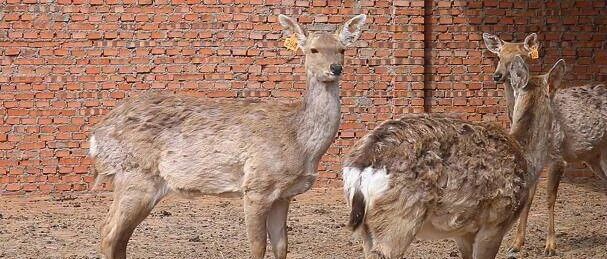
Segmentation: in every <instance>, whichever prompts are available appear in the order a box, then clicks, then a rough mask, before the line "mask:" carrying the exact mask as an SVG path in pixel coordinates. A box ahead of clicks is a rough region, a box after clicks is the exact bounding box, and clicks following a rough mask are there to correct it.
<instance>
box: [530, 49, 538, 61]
mask: <svg viewBox="0 0 607 259" xmlns="http://www.w3.org/2000/svg"><path fill="white" fill-rule="evenodd" d="M529 55H530V56H531V59H538V58H539V57H540V53H539V52H538V51H537V47H534V48H531V52H529Z"/></svg>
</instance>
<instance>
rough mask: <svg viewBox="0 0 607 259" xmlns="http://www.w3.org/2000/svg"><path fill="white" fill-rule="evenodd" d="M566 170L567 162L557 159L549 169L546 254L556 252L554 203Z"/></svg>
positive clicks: (549, 254) (550, 254) (551, 254)
mask: <svg viewBox="0 0 607 259" xmlns="http://www.w3.org/2000/svg"><path fill="white" fill-rule="evenodd" d="M563 170H565V162H563V161H562V160H561V161H557V162H555V163H554V164H552V166H551V167H550V170H549V171H548V186H547V188H546V189H547V190H548V215H549V216H548V217H549V219H548V236H547V237H546V247H545V248H544V254H545V255H547V256H553V255H555V254H556V234H555V232H554V203H555V202H556V194H557V192H558V188H559V183H560V182H561V176H562V175H563Z"/></svg>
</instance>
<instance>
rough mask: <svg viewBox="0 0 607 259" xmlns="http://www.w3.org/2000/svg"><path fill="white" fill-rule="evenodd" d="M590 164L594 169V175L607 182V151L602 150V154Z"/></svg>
mask: <svg viewBox="0 0 607 259" xmlns="http://www.w3.org/2000/svg"><path fill="white" fill-rule="evenodd" d="M588 164H589V165H590V167H592V171H594V174H596V175H597V176H598V177H600V178H601V179H603V180H604V181H607V149H605V150H601V154H600V155H599V156H598V157H597V158H596V159H595V160H594V161H592V162H589V163H588Z"/></svg>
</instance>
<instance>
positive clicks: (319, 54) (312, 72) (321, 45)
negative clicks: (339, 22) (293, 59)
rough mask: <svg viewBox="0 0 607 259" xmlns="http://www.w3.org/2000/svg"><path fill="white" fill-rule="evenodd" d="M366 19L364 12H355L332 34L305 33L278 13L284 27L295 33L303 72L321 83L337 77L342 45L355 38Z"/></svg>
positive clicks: (339, 72) (347, 44)
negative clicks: (356, 13)
mask: <svg viewBox="0 0 607 259" xmlns="http://www.w3.org/2000/svg"><path fill="white" fill-rule="evenodd" d="M366 19H367V16H366V15H364V14H360V15H357V16H355V17H354V18H352V19H350V20H348V21H347V22H346V23H344V24H343V26H341V27H340V28H339V29H338V30H337V31H336V32H335V33H328V32H312V33H308V32H306V31H305V30H304V29H303V28H302V27H301V25H299V24H298V23H297V22H296V21H294V20H293V19H291V18H290V17H288V16H285V15H282V14H281V15H279V16H278V20H279V22H280V24H281V25H282V26H283V27H284V28H285V30H288V31H290V32H291V33H293V34H295V36H297V44H298V46H299V48H301V50H302V51H303V53H304V54H305V60H306V61H305V62H306V63H305V67H306V73H307V74H308V76H312V77H315V78H317V79H318V80H319V81H322V82H335V81H337V80H338V79H339V77H340V75H341V72H342V67H343V64H344V52H345V48H346V47H347V46H349V45H351V44H352V43H354V42H355V41H356V40H357V39H358V37H359V36H360V30H361V27H362V26H363V24H364V23H365V20H366Z"/></svg>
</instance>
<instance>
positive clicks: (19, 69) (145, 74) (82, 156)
mask: <svg viewBox="0 0 607 259" xmlns="http://www.w3.org/2000/svg"><path fill="white" fill-rule="evenodd" d="M428 7H430V8H428ZM279 13H284V14H288V15H291V16H293V17H297V18H298V20H299V21H300V22H301V23H302V24H305V25H306V27H307V28H309V29H310V30H334V29H335V28H336V27H337V25H338V24H340V23H341V22H343V21H345V20H346V19H347V18H349V17H351V15H352V14H356V13H365V14H368V15H369V19H368V25H367V26H366V29H365V31H364V33H363V34H362V37H361V40H360V41H359V42H358V43H357V44H356V46H355V47H354V48H351V49H349V50H348V51H347V52H346V55H347V57H348V58H347V61H346V63H347V65H346V68H345V72H344V73H345V76H344V77H343V81H342V84H341V86H342V103H343V117H342V118H343V119H342V126H341V130H340V132H339V136H338V139H337V140H336V142H335V144H334V145H333V146H332V147H331V148H330V149H329V152H328V154H327V155H326V156H325V158H324V160H323V162H322V164H321V168H320V169H321V178H320V181H319V184H321V185H324V184H334V183H337V182H338V180H337V179H338V178H337V171H338V169H339V161H340V157H341V155H340V154H342V153H343V152H344V151H345V149H347V147H348V146H350V145H351V144H352V143H353V141H355V140H356V139H358V138H359V137H360V136H362V135H363V134H364V133H365V132H366V131H367V130H369V129H371V128H373V127H374V126H375V125H376V124H377V123H378V122H380V121H382V120H385V119H388V118H393V117H398V116H399V115H400V114H404V113H412V112H423V111H424V109H426V110H429V111H432V112H450V113H455V114H458V115H460V116H462V117H465V118H467V119H470V120H487V121H501V122H502V123H505V117H504V116H503V110H504V108H503V100H502V99H503V98H502V97H501V96H502V91H501V89H500V88H498V87H497V86H496V85H495V84H494V83H492V82H491V81H490V75H491V73H492V72H493V69H494V60H495V57H494V56H493V55H492V54H490V53H488V52H487V51H485V50H484V46H483V44H482V42H481V37H480V35H481V33H482V32H483V31H489V32H493V33H496V34H499V35H500V36H501V37H503V38H504V39H507V40H508V39H512V38H515V39H516V40H521V39H523V38H524V36H525V35H526V34H527V33H528V32H532V31H533V32H540V33H539V36H540V37H539V39H540V40H541V41H542V49H541V52H540V54H541V56H542V58H541V59H540V60H539V62H538V63H543V62H546V63H545V65H542V66H539V65H537V66H535V67H534V69H536V70H537V69H541V70H544V71H545V70H547V69H548V68H549V67H550V65H551V64H552V63H553V62H554V61H555V60H556V59H557V58H558V57H560V56H563V57H565V58H566V59H567V61H568V64H571V65H573V66H572V67H573V71H574V73H570V74H569V77H570V79H571V80H572V81H575V82H578V81H579V82H582V81H584V82H585V81H587V80H603V81H607V54H606V50H605V49H606V48H607V43H606V34H607V28H606V23H607V20H606V18H605V17H606V15H607V12H606V7H605V2H604V1H553V2H544V1H381V0H362V1H334V0H313V1H304V0H302V1H300V0H195V1H193V0H174V1H168V0H160V1H151V0H140V1H135V0H123V1H119V0H95V1H83V0H56V1H36V0H0V103H1V104H2V105H1V106H0V115H2V124H1V125H0V193H24V192H42V193H48V192H60V191H78V190H85V189H87V188H89V185H90V183H91V182H92V181H93V179H92V176H91V173H90V164H91V161H90V160H89V159H88V158H86V151H87V148H88V145H87V142H86V139H87V137H88V134H89V130H90V128H91V126H92V125H94V124H95V123H96V122H98V121H99V120H100V119H101V118H102V116H103V115H104V114H106V113H107V112H108V111H109V110H111V109H112V107H114V106H115V105H116V104H117V103H118V102H120V100H122V99H124V98H127V97H128V96H132V95H137V94H139V93H141V92H148V91H158V92H180V93H184V94H191V95H195V96H200V97H201V98H256V99H263V100H287V101H289V100H295V99H297V98H300V96H301V93H302V92H303V91H304V90H305V82H304V76H303V75H304V71H303V68H302V66H301V65H302V55H301V53H298V54H293V53H292V52H289V51H287V50H286V49H284V48H282V39H283V38H284V37H285V36H286V35H285V34H284V33H283V32H282V28H281V27H280V25H278V24H277V22H276V19H277V15H278V14H279ZM424 14H428V15H429V16H428V17H427V19H424ZM425 40H426V42H429V45H428V46H429V47H430V48H429V49H428V50H424V43H425ZM425 63H427V64H426V66H424V64H425ZM424 71H426V72H429V74H428V76H426V77H424ZM424 104H426V105H425V106H424Z"/></svg>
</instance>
